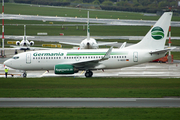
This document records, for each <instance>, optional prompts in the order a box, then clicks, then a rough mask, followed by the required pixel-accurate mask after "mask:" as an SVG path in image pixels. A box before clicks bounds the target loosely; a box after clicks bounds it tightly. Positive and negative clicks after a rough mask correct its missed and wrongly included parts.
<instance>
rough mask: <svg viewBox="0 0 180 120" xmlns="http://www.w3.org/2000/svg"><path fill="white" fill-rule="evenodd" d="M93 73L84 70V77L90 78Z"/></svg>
mask: <svg viewBox="0 0 180 120" xmlns="http://www.w3.org/2000/svg"><path fill="white" fill-rule="evenodd" d="M92 75H93V72H92V71H91V70H86V73H85V76H86V77H92Z"/></svg>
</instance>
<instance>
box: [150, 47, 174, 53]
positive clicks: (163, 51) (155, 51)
mask: <svg viewBox="0 0 180 120" xmlns="http://www.w3.org/2000/svg"><path fill="white" fill-rule="evenodd" d="M175 48H176V47H171V48H167V49H164V50H154V51H151V52H149V53H150V54H160V53H166V52H168V51H171V50H173V49H175Z"/></svg>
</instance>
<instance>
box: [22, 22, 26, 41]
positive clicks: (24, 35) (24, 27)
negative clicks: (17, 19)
mask: <svg viewBox="0 0 180 120" xmlns="http://www.w3.org/2000/svg"><path fill="white" fill-rule="evenodd" d="M23 40H26V25H24V39H23Z"/></svg>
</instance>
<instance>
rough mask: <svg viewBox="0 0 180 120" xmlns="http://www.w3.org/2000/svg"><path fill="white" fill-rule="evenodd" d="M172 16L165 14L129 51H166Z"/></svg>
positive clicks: (169, 13)
mask: <svg viewBox="0 0 180 120" xmlns="http://www.w3.org/2000/svg"><path fill="white" fill-rule="evenodd" d="M172 14H173V13H172V12H165V13H164V14H163V15H162V16H161V17H160V18H159V20H158V21H157V22H156V23H155V25H154V26H153V27H152V28H151V29H150V30H149V32H148V33H147V34H146V36H145V37H144V38H143V39H142V40H141V41H140V42H139V43H137V44H135V45H132V46H129V47H127V49H151V50H162V49H164V46H165V42H166V38H167V34H168V29H169V26H170V23H171V18H172Z"/></svg>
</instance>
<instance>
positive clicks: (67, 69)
mask: <svg viewBox="0 0 180 120" xmlns="http://www.w3.org/2000/svg"><path fill="white" fill-rule="evenodd" d="M78 71H79V70H78V69H76V68H75V67H74V66H72V65H66V64H59V65H55V66H54V73H55V74H74V73H77V72H78Z"/></svg>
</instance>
